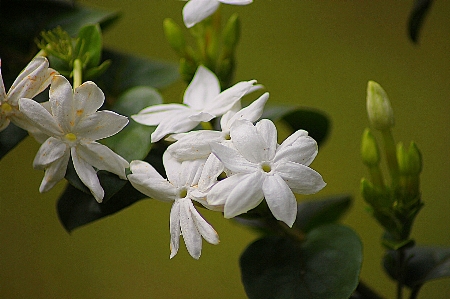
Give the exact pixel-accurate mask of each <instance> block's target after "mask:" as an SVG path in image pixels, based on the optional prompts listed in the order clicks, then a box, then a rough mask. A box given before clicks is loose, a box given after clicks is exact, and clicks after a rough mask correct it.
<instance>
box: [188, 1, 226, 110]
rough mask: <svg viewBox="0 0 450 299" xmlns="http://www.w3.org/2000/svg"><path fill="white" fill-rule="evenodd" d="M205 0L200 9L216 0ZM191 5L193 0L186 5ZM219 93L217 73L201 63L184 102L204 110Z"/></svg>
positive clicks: (196, 108)
mask: <svg viewBox="0 0 450 299" xmlns="http://www.w3.org/2000/svg"><path fill="white" fill-rule="evenodd" d="M195 1H198V0H194V2H195ZM203 2H204V3H202V4H201V5H202V6H203V7H202V8H200V10H201V9H203V8H205V6H208V5H209V4H210V3H214V2H215V1H214V0H213V1H211V0H208V1H203ZM206 2H208V3H206ZM194 4H195V3H194ZM190 5H192V1H190V2H189V3H187V4H186V5H185V7H186V6H190ZM217 5H218V3H217ZM219 93H220V83H219V80H218V79H217V77H216V75H215V74H214V73H213V72H211V71H210V70H209V69H207V68H206V67H204V66H203V65H200V66H199V67H198V68H197V71H196V72H195V75H194V78H192V81H191V83H190V84H189V86H188V87H187V89H186V91H185V93H184V97H183V103H184V104H186V105H188V106H189V107H191V108H193V109H194V110H197V111H202V110H204V109H205V107H207V106H208V105H210V104H211V101H214V99H215V97H216V96H217V95H219Z"/></svg>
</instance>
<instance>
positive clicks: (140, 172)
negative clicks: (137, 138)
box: [128, 161, 177, 202]
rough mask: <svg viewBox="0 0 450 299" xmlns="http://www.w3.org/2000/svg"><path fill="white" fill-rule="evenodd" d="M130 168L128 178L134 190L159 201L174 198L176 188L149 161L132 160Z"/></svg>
mask: <svg viewBox="0 0 450 299" xmlns="http://www.w3.org/2000/svg"><path fill="white" fill-rule="evenodd" d="M130 170H131V172H132V174H129V175H128V180H129V181H130V183H131V185H133V187H134V188H136V190H138V191H139V192H142V193H143V194H145V195H147V196H149V197H151V198H153V199H157V200H160V201H166V202H171V201H174V200H175V198H176V196H177V188H176V187H174V186H173V185H172V184H171V183H169V182H168V181H167V180H166V179H164V178H163V177H162V176H161V175H160V174H159V173H158V172H157V171H156V170H155V169H154V168H153V166H151V165H150V164H149V163H147V162H144V161H132V162H131V163H130Z"/></svg>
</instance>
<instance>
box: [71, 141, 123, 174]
mask: <svg viewBox="0 0 450 299" xmlns="http://www.w3.org/2000/svg"><path fill="white" fill-rule="evenodd" d="M76 151H77V154H78V156H79V157H80V158H81V159H83V160H84V161H86V162H87V163H88V164H90V165H92V166H94V167H95V168H97V169H98V170H106V171H109V172H111V173H114V174H117V175H118V176H119V177H120V178H121V179H123V180H126V175H125V168H128V167H129V164H128V162H127V161H126V160H125V159H124V158H122V157H121V156H119V155H118V154H116V153H115V152H113V151H112V150H111V149H110V148H109V147H107V146H106V145H103V144H100V143H97V142H92V143H88V144H85V145H81V144H80V145H78V146H77V148H76Z"/></svg>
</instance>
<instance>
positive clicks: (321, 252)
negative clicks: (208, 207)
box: [240, 224, 362, 299]
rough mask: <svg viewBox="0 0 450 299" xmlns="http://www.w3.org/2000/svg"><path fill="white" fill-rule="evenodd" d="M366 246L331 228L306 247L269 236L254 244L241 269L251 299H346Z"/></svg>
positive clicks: (309, 238) (311, 236)
mask: <svg viewBox="0 0 450 299" xmlns="http://www.w3.org/2000/svg"><path fill="white" fill-rule="evenodd" d="M361 262H362V245H361V242H360V239H359V237H358V236H357V235H356V233H355V232H354V231H353V230H351V229H350V228H348V227H345V226H341V225H337V224H329V225H323V226H319V227H317V228H315V229H313V230H311V231H310V232H309V233H308V234H307V235H306V240H305V241H304V242H302V243H301V242H299V241H297V240H293V239H290V238H286V237H281V236H270V237H265V238H262V239H259V240H257V241H256V242H254V243H252V244H251V245H250V246H249V247H248V248H247V249H246V250H245V251H244V253H243V254H242V256H241V258H240V266H241V273H242V281H243V283H244V287H245V291H246V293H247V296H248V297H249V298H250V299H269V298H270V299H310V298H311V299H313V298H314V299H344V298H349V297H350V295H351V294H352V292H353V291H354V290H355V288H356V286H357V285H358V280H359V272H360V268H361Z"/></svg>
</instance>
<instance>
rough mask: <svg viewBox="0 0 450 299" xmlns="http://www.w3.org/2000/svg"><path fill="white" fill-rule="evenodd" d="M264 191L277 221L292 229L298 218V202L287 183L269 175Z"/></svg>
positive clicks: (263, 187)
mask: <svg viewBox="0 0 450 299" xmlns="http://www.w3.org/2000/svg"><path fill="white" fill-rule="evenodd" d="M262 190H263V192H264V197H265V198H266V202H267V205H268V206H269V209H270V211H271V212H272V214H273V216H274V217H275V219H277V220H281V221H283V222H284V223H286V224H287V225H288V226H289V227H292V225H293V224H294V221H295V218H296V217H297V201H296V200H295V196H294V194H293V193H292V191H291V189H289V186H288V185H287V184H286V182H285V181H284V180H283V179H282V178H281V177H280V176H279V175H277V174H275V175H268V176H267V177H266V179H265V181H264V183H263V185H262Z"/></svg>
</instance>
